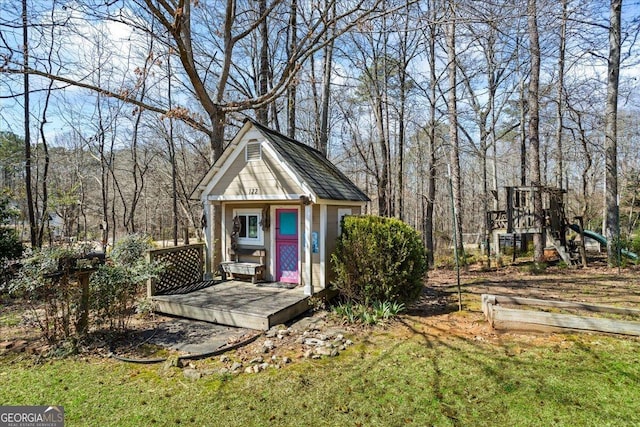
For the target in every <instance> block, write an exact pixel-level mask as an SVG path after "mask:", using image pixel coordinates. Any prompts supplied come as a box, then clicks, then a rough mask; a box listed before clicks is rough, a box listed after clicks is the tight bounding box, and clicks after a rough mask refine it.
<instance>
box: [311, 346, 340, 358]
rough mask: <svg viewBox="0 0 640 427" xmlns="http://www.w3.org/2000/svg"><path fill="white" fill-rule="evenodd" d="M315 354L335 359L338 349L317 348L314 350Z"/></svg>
mask: <svg viewBox="0 0 640 427" xmlns="http://www.w3.org/2000/svg"><path fill="white" fill-rule="evenodd" d="M315 354H318V355H320V356H329V357H336V356H337V355H338V349H337V348H330V347H318V348H317V349H316V350H315Z"/></svg>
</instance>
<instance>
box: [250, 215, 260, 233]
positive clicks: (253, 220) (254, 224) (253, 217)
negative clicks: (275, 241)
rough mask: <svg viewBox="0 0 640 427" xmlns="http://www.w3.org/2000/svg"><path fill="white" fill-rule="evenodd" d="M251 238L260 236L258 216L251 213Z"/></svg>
mask: <svg viewBox="0 0 640 427" xmlns="http://www.w3.org/2000/svg"><path fill="white" fill-rule="evenodd" d="M248 219H249V236H248V237H249V238H251V239H257V238H258V216H257V215H249V216H248Z"/></svg>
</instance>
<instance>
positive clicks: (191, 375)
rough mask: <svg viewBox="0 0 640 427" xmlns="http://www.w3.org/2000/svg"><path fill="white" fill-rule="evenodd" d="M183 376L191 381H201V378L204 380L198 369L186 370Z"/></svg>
mask: <svg viewBox="0 0 640 427" xmlns="http://www.w3.org/2000/svg"><path fill="white" fill-rule="evenodd" d="M182 374H183V375H184V377H185V378H188V379H190V380H199V379H200V378H202V374H201V373H200V372H199V371H198V370H197V369H193V368H186V369H185V370H184V371H182Z"/></svg>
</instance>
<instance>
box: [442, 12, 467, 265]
mask: <svg viewBox="0 0 640 427" xmlns="http://www.w3.org/2000/svg"><path fill="white" fill-rule="evenodd" d="M450 8H451V15H450V18H449V19H450V22H449V23H448V24H447V35H446V39H447V69H448V75H449V95H448V100H447V111H448V116H449V144H450V151H449V164H450V165H451V181H452V182H451V185H452V193H453V200H454V215H455V221H453V223H454V225H453V226H455V227H456V242H454V244H455V245H456V247H457V249H458V253H459V254H462V253H463V252H464V248H463V244H462V242H463V240H462V217H463V215H462V177H461V173H460V145H459V140H458V104H457V85H458V78H457V62H456V61H457V58H456V11H455V5H454V4H453V2H450ZM463 259H464V257H463Z"/></svg>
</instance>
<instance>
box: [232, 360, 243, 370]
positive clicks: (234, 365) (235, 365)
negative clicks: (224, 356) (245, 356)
mask: <svg viewBox="0 0 640 427" xmlns="http://www.w3.org/2000/svg"><path fill="white" fill-rule="evenodd" d="M240 368H242V363H240V362H233V365H231V370H232V371H237V370H238V369H240Z"/></svg>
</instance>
